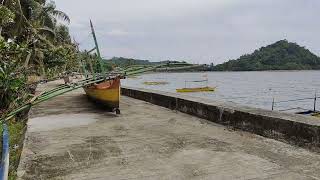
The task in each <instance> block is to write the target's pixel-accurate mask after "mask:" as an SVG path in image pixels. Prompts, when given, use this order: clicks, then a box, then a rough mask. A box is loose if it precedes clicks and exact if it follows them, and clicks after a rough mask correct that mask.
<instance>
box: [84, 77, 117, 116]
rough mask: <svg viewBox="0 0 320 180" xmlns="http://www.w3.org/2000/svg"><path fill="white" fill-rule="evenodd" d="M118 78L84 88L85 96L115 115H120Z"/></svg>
mask: <svg viewBox="0 0 320 180" xmlns="http://www.w3.org/2000/svg"><path fill="white" fill-rule="evenodd" d="M120 79H121V78H120V77H119V76H118V77H115V78H113V79H110V80H106V81H104V82H102V83H99V84H94V85H91V86H87V87H84V88H83V89H84V91H85V92H86V94H87V96H88V97H89V98H90V99H91V100H93V101H95V102H97V103H98V104H101V105H103V106H105V107H107V108H110V110H111V111H113V112H114V111H115V112H116V114H120V109H119V107H120Z"/></svg>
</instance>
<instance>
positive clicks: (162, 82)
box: [143, 81, 169, 86]
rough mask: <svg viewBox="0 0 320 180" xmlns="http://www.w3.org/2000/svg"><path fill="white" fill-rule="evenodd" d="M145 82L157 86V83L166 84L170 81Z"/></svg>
mask: <svg viewBox="0 0 320 180" xmlns="http://www.w3.org/2000/svg"><path fill="white" fill-rule="evenodd" d="M143 84H145V85H150V86H156V85H166V84H169V83H168V82H166V81H146V82H144V83H143Z"/></svg>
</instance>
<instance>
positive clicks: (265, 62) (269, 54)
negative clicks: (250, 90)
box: [210, 40, 320, 71]
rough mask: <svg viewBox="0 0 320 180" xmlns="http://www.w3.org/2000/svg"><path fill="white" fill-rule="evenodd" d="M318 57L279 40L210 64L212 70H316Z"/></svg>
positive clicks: (319, 59)
mask: <svg viewBox="0 0 320 180" xmlns="http://www.w3.org/2000/svg"><path fill="white" fill-rule="evenodd" d="M318 69H320V58H319V57H318V56H316V55H315V54H313V53H312V52H310V51H309V50H308V49H306V48H305V47H301V46H299V45H298V44H296V43H291V42H288V41H287V40H281V41H278V42H276V43H274V44H271V45H268V46H266V47H262V48H260V49H258V50H256V51H254V52H253V53H252V54H246V55H243V56H241V57H240V58H238V59H236V60H230V61H228V62H225V63H222V64H219V65H216V66H212V67H211V68H210V70H212V71H264V70H318Z"/></svg>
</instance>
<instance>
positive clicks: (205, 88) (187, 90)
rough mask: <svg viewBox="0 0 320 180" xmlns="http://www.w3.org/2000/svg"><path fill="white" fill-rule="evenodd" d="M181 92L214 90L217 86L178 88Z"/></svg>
mask: <svg viewBox="0 0 320 180" xmlns="http://www.w3.org/2000/svg"><path fill="white" fill-rule="evenodd" d="M176 90H177V92H179V93H189V92H213V91H215V90H216V87H200V88H182V89H176Z"/></svg>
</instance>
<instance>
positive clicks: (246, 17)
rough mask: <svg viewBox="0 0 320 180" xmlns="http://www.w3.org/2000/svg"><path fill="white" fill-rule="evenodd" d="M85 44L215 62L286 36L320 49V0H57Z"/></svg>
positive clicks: (105, 50) (108, 53) (117, 52)
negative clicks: (91, 25)
mask: <svg viewBox="0 0 320 180" xmlns="http://www.w3.org/2000/svg"><path fill="white" fill-rule="evenodd" d="M55 1H56V4H57V7H58V9H60V10H63V11H64V12H66V13H67V14H68V15H69V16H70V18H71V24H70V29H71V33H72V35H73V36H74V38H75V39H76V40H77V41H78V42H79V43H80V45H81V48H87V49H90V48H91V47H93V42H92V38H91V36H89V33H90V28H89V19H92V21H93V22H94V25H95V28H96V31H97V36H98V41H99V44H100V46H101V47H100V49H101V51H102V54H103V56H104V57H113V56H122V57H133V58H140V59H149V60H152V61H158V60H167V59H171V60H173V59H174V60H187V61H189V62H193V63H211V62H213V63H214V64H217V63H221V62H224V61H227V60H229V59H234V58H238V57H239V56H240V55H242V54H245V53H251V52H253V51H254V49H256V48H259V47H261V46H265V45H268V44H270V43H273V42H276V41H278V40H281V39H288V40H289V41H292V42H297V43H298V44H300V45H302V46H305V47H307V48H308V49H310V50H311V51H312V52H314V53H316V54H317V55H319V54H320V20H319V17H320V16H319V15H320V11H319V8H320V1H319V0H90V1H82V0H55Z"/></svg>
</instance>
